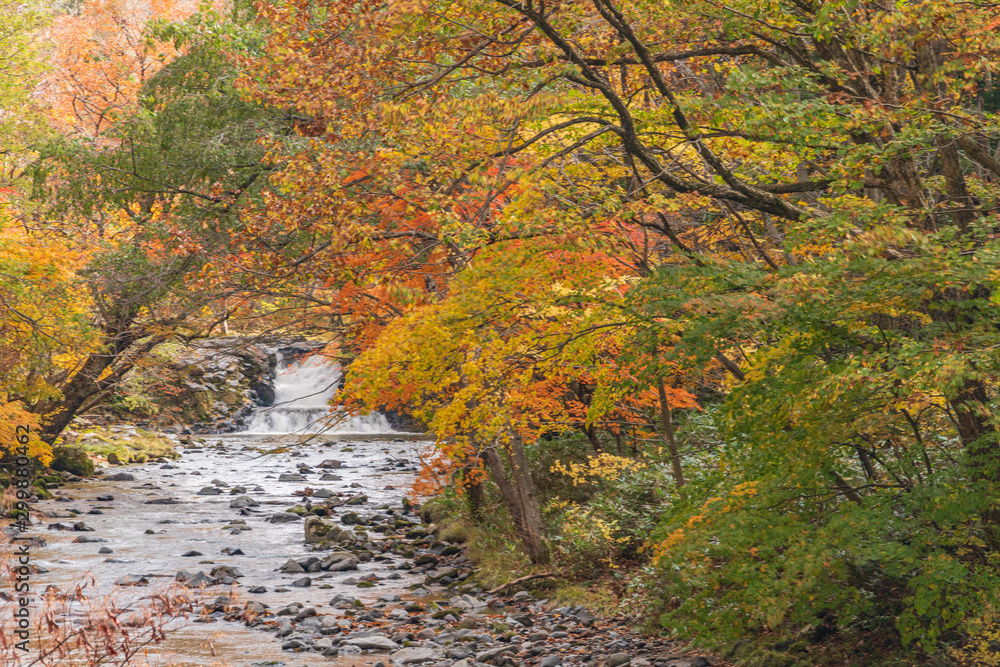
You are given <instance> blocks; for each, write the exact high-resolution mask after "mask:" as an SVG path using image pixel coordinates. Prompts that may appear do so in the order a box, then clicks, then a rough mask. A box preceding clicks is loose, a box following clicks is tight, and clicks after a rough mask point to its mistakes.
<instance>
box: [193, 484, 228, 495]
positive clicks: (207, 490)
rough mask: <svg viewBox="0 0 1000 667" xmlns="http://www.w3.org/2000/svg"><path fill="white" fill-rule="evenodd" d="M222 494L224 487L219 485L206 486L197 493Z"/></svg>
mask: <svg viewBox="0 0 1000 667" xmlns="http://www.w3.org/2000/svg"><path fill="white" fill-rule="evenodd" d="M221 494H222V489H220V488H219V487H217V486H206V487H204V488H203V489H202V490H201V491H199V492H198V493H197V495H199V496H218V495H221Z"/></svg>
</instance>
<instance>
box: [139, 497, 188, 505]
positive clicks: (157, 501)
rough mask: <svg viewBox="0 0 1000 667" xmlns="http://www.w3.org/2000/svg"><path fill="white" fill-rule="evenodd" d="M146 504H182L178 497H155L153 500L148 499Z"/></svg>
mask: <svg viewBox="0 0 1000 667" xmlns="http://www.w3.org/2000/svg"><path fill="white" fill-rule="evenodd" d="M145 504H146V505H180V504H181V501H179V500H177V499H176V498H154V499H153V500H147V501H146V503H145Z"/></svg>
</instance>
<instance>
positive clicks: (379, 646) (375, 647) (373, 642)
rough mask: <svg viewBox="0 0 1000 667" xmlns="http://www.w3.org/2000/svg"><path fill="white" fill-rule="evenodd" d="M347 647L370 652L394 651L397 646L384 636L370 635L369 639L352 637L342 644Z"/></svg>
mask: <svg viewBox="0 0 1000 667" xmlns="http://www.w3.org/2000/svg"><path fill="white" fill-rule="evenodd" d="M344 643H345V644H347V645H348V646H357V647H358V648H362V649H368V650H370V651H395V650H396V649H398V648H399V644H397V643H396V642H394V641H392V640H391V639H389V638H388V637H386V636H385V635H372V636H371V637H353V638H351V639H348V640H347V641H345V642H344Z"/></svg>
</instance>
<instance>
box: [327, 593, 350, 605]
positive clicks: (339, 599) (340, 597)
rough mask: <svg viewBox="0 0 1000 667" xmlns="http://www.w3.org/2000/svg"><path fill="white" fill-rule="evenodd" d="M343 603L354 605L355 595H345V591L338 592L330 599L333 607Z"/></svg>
mask: <svg viewBox="0 0 1000 667" xmlns="http://www.w3.org/2000/svg"><path fill="white" fill-rule="evenodd" d="M341 604H347V605H353V604H354V596H353V595H344V594H343V593H337V594H336V595H334V596H333V599H332V600H330V606H331V607H336V606H337V605H341Z"/></svg>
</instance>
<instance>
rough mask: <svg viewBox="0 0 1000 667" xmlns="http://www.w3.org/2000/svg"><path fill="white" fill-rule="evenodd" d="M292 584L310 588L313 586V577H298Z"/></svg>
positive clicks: (297, 586)
mask: <svg viewBox="0 0 1000 667" xmlns="http://www.w3.org/2000/svg"><path fill="white" fill-rule="evenodd" d="M292 586H295V587H296V588H308V587H309V586H312V579H310V578H309V577H302V578H301V579H296V580H295V581H293V582H292Z"/></svg>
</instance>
